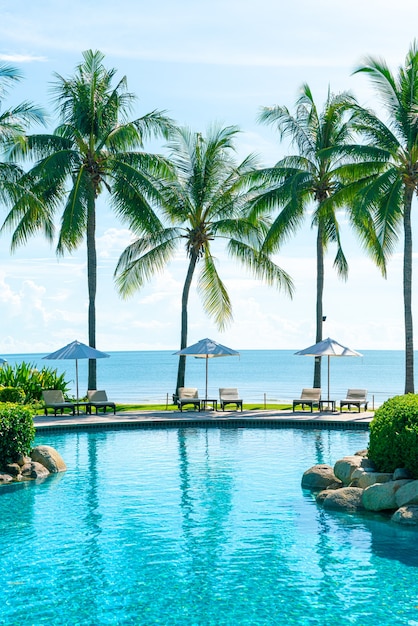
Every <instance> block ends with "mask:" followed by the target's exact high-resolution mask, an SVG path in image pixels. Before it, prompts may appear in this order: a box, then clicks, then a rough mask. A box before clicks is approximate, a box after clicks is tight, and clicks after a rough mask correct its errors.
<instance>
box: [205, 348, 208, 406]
mask: <svg viewBox="0 0 418 626" xmlns="http://www.w3.org/2000/svg"><path fill="white" fill-rule="evenodd" d="M208 362H209V357H208V356H206V393H205V400H207V399H208Z"/></svg>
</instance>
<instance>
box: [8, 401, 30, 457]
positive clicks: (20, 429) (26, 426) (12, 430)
mask: <svg viewBox="0 0 418 626" xmlns="http://www.w3.org/2000/svg"><path fill="white" fill-rule="evenodd" d="M34 439H35V427H34V425H33V411H32V410H31V409H29V408H28V407H26V406H22V405H21V404H20V405H19V404H0V467H1V466H3V465H5V464H6V463H12V462H13V461H15V460H16V459H17V457H18V456H19V455H20V454H28V453H29V452H30V450H31V447H32V444H33V441H34Z"/></svg>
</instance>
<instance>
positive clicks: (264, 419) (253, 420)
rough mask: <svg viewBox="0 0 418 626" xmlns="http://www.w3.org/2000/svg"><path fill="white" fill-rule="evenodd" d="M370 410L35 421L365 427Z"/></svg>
mask: <svg viewBox="0 0 418 626" xmlns="http://www.w3.org/2000/svg"><path fill="white" fill-rule="evenodd" d="M373 415H374V413H373V412H371V411H366V412H361V413H358V412H357V411H354V410H353V411H350V412H345V411H344V413H339V412H337V411H321V412H319V411H315V412H313V413H311V412H310V411H304V412H303V411H295V412H294V413H293V412H292V410H291V409H287V410H282V411H280V410H257V411H245V410H244V411H242V412H241V411H225V412H223V411H201V412H199V411H183V412H180V411H123V412H120V413H118V412H117V413H116V415H113V413H111V412H110V413H105V414H103V413H100V414H99V415H96V414H94V415H88V414H85V413H80V415H75V416H73V415H68V414H67V415H57V416H56V417H54V415H48V416H44V415H37V416H36V417H35V418H34V423H35V427H36V430H37V431H41V430H55V429H61V428H62V429H69V430H74V429H77V430H80V429H83V430H84V429H90V428H91V429H96V428H115V427H116V428H124V427H125V428H135V427H138V428H141V427H150V426H152V425H155V426H176V427H179V426H187V425H189V426H192V425H193V426H196V425H199V424H201V425H202V426H211V425H213V426H216V425H227V424H231V425H239V426H245V425H248V426H257V425H260V426H263V425H265V426H274V425H276V426H295V427H302V426H305V427H308V428H316V427H318V428H330V427H333V428H343V429H345V428H347V429H353V428H362V429H367V428H368V427H369V424H370V422H371V420H372V418H373Z"/></svg>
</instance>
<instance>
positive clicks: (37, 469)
mask: <svg viewBox="0 0 418 626" xmlns="http://www.w3.org/2000/svg"><path fill="white" fill-rule="evenodd" d="M49 474H50V472H49V470H48V469H47V468H46V467H45V465H42V464H41V463H38V462H37V461H32V462H31V463H26V464H25V465H24V466H23V467H22V478H26V479H28V478H33V479H35V478H45V476H48V475H49Z"/></svg>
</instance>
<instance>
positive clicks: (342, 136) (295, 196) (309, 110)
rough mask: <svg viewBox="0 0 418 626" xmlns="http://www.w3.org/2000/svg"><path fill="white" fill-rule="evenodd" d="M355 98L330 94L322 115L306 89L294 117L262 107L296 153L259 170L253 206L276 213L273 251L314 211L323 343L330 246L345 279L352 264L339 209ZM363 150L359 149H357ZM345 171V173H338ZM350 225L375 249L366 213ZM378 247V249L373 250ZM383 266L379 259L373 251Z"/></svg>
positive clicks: (351, 214) (316, 382)
mask: <svg viewBox="0 0 418 626" xmlns="http://www.w3.org/2000/svg"><path fill="white" fill-rule="evenodd" d="M356 104H357V103H356V100H355V98H354V97H353V96H352V95H351V94H350V93H348V92H343V93H340V94H337V95H332V94H331V93H330V92H328V96H327V100H326V102H325V105H324V108H323V110H322V112H320V111H319V110H318V108H317V106H316V104H315V101H314V99H313V95H312V92H311V90H310V88H309V86H308V85H306V84H305V85H303V86H302V88H301V93H300V97H299V98H298V100H297V102H296V112H295V114H294V115H293V114H292V113H291V112H290V111H289V110H288V109H287V108H286V107H285V106H273V107H263V108H262V109H261V113H260V116H259V121H261V122H262V123H265V124H269V125H271V126H273V127H275V128H276V129H277V130H278V131H279V133H280V136H281V138H283V137H290V139H291V142H292V144H295V145H296V147H297V148H298V154H295V155H292V156H286V157H285V158H283V159H282V160H281V161H279V162H278V163H277V164H276V165H275V166H274V167H273V168H266V169H264V170H262V171H261V172H257V174H256V178H259V177H262V178H263V179H264V180H265V181H267V183H268V185H267V188H266V189H264V190H262V192H261V193H260V194H259V196H258V197H257V198H256V200H255V202H254V203H253V206H254V210H255V211H257V212H260V211H264V212H265V211H274V210H276V209H278V214H277V217H276V218H275V220H274V222H273V224H272V226H271V228H270V230H269V232H268V234H267V237H266V241H265V246H266V247H267V248H268V249H270V250H274V249H277V248H278V247H279V246H280V245H281V243H282V242H283V241H284V240H285V239H287V238H288V237H289V236H291V235H294V234H295V233H296V231H297V229H298V228H299V227H300V226H301V225H302V223H303V222H304V220H305V218H306V216H307V215H309V214H310V213H312V227H313V228H315V229H316V339H315V341H316V342H319V341H321V340H322V328H323V326H322V325H323V321H324V317H323V292H324V257H325V254H326V252H327V250H328V248H329V246H330V244H334V245H335V246H336V254H335V258H334V267H335V268H336V270H337V272H338V275H339V276H340V277H341V278H342V279H344V280H346V279H347V276H348V262H347V259H346V257H345V254H344V252H343V248H342V243H341V238H340V226H339V222H338V216H337V209H338V208H341V206H343V205H344V202H345V200H344V195H343V190H344V182H343V176H342V172H343V171H344V172H345V176H346V177H347V175H348V174H347V170H342V169H341V168H342V167H343V165H344V164H346V163H347V157H348V155H349V153H350V147H351V148H352V145H351V142H352V140H353V135H354V122H355V118H356V112H355V106H356ZM356 148H357V150H361V148H360V146H356ZM340 170H341V171H340ZM348 218H349V220H350V222H351V225H352V226H353V227H354V228H355V229H356V230H357V232H358V233H359V236H360V238H361V240H362V243H363V245H364V246H365V247H366V248H367V249H369V250H372V248H373V246H375V245H376V238H375V237H373V234H372V222H371V219H370V216H369V215H368V213H367V211H364V210H363V211H361V210H360V209H359V210H358V211H357V212H355V211H354V210H350V211H348ZM374 249H375V248H374ZM375 255H376V260H377V262H378V263H379V264H380V265H381V266H382V264H383V261H382V257H381V255H379V253H378V252H377V250H376V252H375ZM313 386H314V387H317V388H319V387H321V358H320V357H316V358H315V365H314V379H313Z"/></svg>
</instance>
